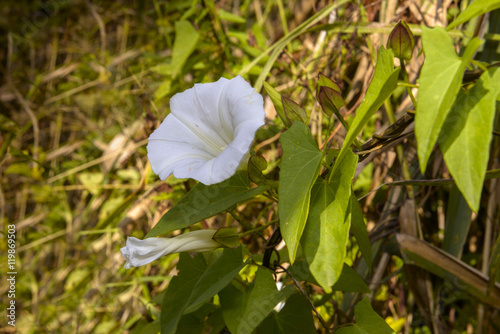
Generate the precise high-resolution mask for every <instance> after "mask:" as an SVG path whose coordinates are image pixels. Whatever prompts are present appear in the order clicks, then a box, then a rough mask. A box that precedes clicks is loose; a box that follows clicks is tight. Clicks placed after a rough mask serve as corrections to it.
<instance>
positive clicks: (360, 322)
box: [335, 297, 395, 334]
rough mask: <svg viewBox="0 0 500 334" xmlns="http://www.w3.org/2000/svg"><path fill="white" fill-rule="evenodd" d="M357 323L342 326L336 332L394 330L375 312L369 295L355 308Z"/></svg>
mask: <svg viewBox="0 0 500 334" xmlns="http://www.w3.org/2000/svg"><path fill="white" fill-rule="evenodd" d="M354 316H355V317H356V323H355V324H354V325H352V326H348V327H342V328H339V329H338V330H336V331H335V334H365V333H366V334H389V333H391V334H392V333H395V332H394V330H393V329H392V328H391V327H390V326H389V325H388V324H387V323H386V322H385V321H384V319H382V317H381V316H379V315H378V314H377V312H375V311H374V310H373V308H372V306H371V304H370V300H369V299H368V297H365V298H364V299H363V300H362V301H360V302H359V303H358V304H357V305H356V307H355V308H354Z"/></svg>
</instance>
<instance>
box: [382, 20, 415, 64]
mask: <svg viewBox="0 0 500 334" xmlns="http://www.w3.org/2000/svg"><path fill="white" fill-rule="evenodd" d="M414 47H415V38H414V37H413V33H412V32H411V30H410V28H409V27H408V25H407V24H406V23H405V22H404V21H399V23H398V24H397V25H396V26H395V27H394V29H392V31H391V34H390V35H389V39H388V40H387V48H388V49H392V52H394V56H395V57H397V58H400V59H404V60H406V61H409V60H410V59H411V55H412V52H413V48H414Z"/></svg>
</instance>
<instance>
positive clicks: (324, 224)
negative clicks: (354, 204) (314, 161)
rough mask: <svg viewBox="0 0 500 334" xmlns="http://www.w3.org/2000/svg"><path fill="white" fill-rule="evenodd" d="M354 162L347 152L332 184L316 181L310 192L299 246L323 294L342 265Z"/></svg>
mask: <svg viewBox="0 0 500 334" xmlns="http://www.w3.org/2000/svg"><path fill="white" fill-rule="evenodd" d="M357 160H358V159H357V156H356V155H355V154H354V153H352V151H350V152H348V153H347V154H346V155H345V157H344V159H343V161H342V163H341V167H340V168H339V169H338V170H337V171H336V172H335V173H334V174H333V178H332V179H333V180H332V182H327V181H326V180H323V179H320V180H318V181H317V182H316V184H315V185H314V188H313V189H312V195H311V212H310V214H309V217H308V220H307V224H306V227H305V229H304V235H303V238H302V240H301V245H302V248H303V250H304V254H305V257H306V258H307V262H308V263H309V268H310V270H311V273H312V274H313V276H314V278H315V279H316V281H317V282H318V283H319V284H320V285H321V287H322V288H323V289H324V290H325V292H327V293H329V292H331V291H332V290H331V287H332V286H333V285H334V284H335V282H337V280H338V278H339V276H340V273H341V272H342V268H343V265H344V259H345V249H346V245H347V241H348V234H349V228H350V226H351V181H352V178H353V176H354V171H355V169H356V163H357ZM285 241H286V239H285Z"/></svg>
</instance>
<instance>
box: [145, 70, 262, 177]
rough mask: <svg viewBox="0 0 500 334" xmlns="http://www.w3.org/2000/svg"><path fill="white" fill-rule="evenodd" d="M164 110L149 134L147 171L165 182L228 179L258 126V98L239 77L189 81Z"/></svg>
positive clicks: (259, 102) (245, 153) (244, 156)
mask: <svg viewBox="0 0 500 334" xmlns="http://www.w3.org/2000/svg"><path fill="white" fill-rule="evenodd" d="M170 111H171V112H170V114H169V115H168V116H167V117H166V118H165V120H164V121H163V123H161V125H160V126H159V127H158V129H156V130H155V131H154V132H153V133H152V134H151V136H150V137H149V143H148V146H147V150H148V158H149V161H150V162H151V168H152V169H153V172H155V173H156V174H157V175H159V176H160V178H161V179H162V180H165V179H166V178H167V177H169V176H170V175H172V174H173V175H174V176H175V177H176V178H181V179H183V178H193V179H195V180H198V181H200V182H201V183H203V184H206V185H210V184H215V183H219V182H222V181H224V180H226V179H228V178H229V177H231V176H232V175H233V174H234V173H235V172H236V170H237V169H238V168H239V166H240V165H243V163H244V162H245V160H246V159H245V158H246V157H247V156H248V151H249V149H250V145H251V143H252V141H253V139H254V136H255V132H256V131H257V129H258V128H259V127H261V126H262V125H263V124H264V117H265V113H264V102H263V99H262V96H261V95H260V94H259V93H257V92H255V90H254V89H253V88H252V87H251V86H250V85H249V84H248V83H247V82H246V81H245V80H244V79H243V78H242V77H240V76H237V77H236V78H233V79H231V80H228V79H225V78H221V79H220V80H219V81H217V82H213V83H205V84H195V85H194V87H193V88H190V89H188V90H186V91H184V92H182V93H178V94H176V95H174V96H173V97H172V98H171V100H170Z"/></svg>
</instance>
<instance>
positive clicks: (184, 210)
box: [146, 171, 267, 238]
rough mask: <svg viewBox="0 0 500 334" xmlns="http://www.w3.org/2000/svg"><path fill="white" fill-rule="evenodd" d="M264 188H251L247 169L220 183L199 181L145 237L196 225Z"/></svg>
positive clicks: (257, 193) (260, 192)
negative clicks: (209, 183) (211, 183)
mask: <svg viewBox="0 0 500 334" xmlns="http://www.w3.org/2000/svg"><path fill="white" fill-rule="evenodd" d="M266 189H267V187H265V186H259V187H256V188H250V181H249V180H248V175H247V172H246V171H238V172H236V174H235V175H233V176H232V177H231V178H229V179H227V180H226V181H223V182H221V183H217V184H213V185H210V186H206V185H204V184H202V183H198V184H197V185H196V186H194V187H193V189H191V191H190V192H189V193H187V194H186V195H185V196H184V197H183V198H182V199H181V200H180V201H179V202H178V203H177V205H175V206H174V207H173V208H171V209H170V210H169V211H167V213H165V214H164V215H163V217H161V219H160V221H159V222H158V223H157V224H156V225H155V227H153V228H152V229H151V231H149V233H148V234H147V236H146V237H147V238H151V237H156V236H158V235H162V234H166V233H169V232H172V231H175V230H178V229H181V228H185V227H187V226H190V225H192V224H195V223H197V222H199V221H201V220H203V219H206V218H209V217H212V216H214V215H216V214H218V213H220V212H222V211H224V210H227V209H228V208H230V207H231V206H233V205H234V204H236V203H238V202H243V201H246V200H249V199H251V198H252V197H254V196H257V195H259V194H262V193H263V192H264V191H265V190H266Z"/></svg>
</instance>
